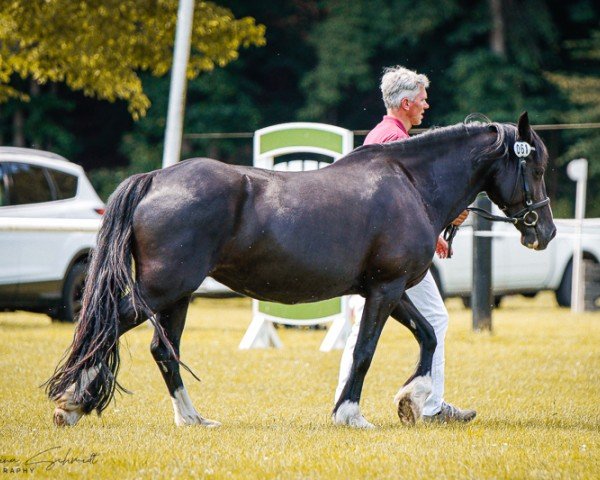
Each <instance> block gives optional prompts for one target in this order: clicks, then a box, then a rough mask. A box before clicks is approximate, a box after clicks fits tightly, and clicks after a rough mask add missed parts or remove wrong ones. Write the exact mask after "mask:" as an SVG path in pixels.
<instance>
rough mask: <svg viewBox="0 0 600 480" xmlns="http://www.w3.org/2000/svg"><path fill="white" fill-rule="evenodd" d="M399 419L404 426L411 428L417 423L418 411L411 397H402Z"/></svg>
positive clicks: (399, 405) (399, 401) (399, 404)
mask: <svg viewBox="0 0 600 480" xmlns="http://www.w3.org/2000/svg"><path fill="white" fill-rule="evenodd" d="M398 417H399V418H400V421H401V422H402V423H403V424H404V425H406V426H409V427H412V426H413V425H414V424H416V423H417V418H418V411H417V408H416V405H415V404H414V403H413V402H412V400H411V399H410V398H409V397H402V398H400V399H399V400H398Z"/></svg>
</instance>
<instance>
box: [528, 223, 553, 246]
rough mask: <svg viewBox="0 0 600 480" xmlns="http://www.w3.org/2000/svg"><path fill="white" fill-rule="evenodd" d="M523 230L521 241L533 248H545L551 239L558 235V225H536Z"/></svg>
mask: <svg viewBox="0 0 600 480" xmlns="http://www.w3.org/2000/svg"><path fill="white" fill-rule="evenodd" d="M524 230H525V231H522V232H521V243H522V244H523V245H524V246H526V247H527V248H531V249H532V250H545V249H546V247H547V246H548V244H549V243H550V241H551V240H552V239H553V238H554V237H555V236H556V227H555V226H554V225H553V226H552V229H550V230H549V232H548V233H547V231H548V229H543V228H539V226H536V227H527V228H525V229H524Z"/></svg>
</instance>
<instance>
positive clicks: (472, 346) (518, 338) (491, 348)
mask: <svg viewBox="0 0 600 480" xmlns="http://www.w3.org/2000/svg"><path fill="white" fill-rule="evenodd" d="M448 305H449V309H450V316H451V325H450V329H449V333H448V340H447V345H446V352H447V353H446V358H447V360H446V364H447V388H446V398H447V400H448V401H451V402H453V403H456V404H457V405H459V406H465V407H471V408H476V409H477V410H478V417H477V419H476V420H475V422H474V423H472V424H470V425H468V426H431V425H423V424H421V425H418V426H417V427H415V428H405V427H402V426H401V425H400V424H399V422H398V421H397V419H396V418H395V413H394V407H393V404H392V398H393V395H394V394H395V392H396V391H397V389H398V387H399V386H400V385H401V383H402V382H403V381H404V380H405V379H406V378H407V377H408V376H409V375H410V373H411V370H412V368H413V366H414V362H415V361H416V359H417V346H416V344H415V342H414V340H413V339H412V337H411V336H410V334H409V333H408V331H406V330H405V329H403V328H402V327H401V326H399V325H398V324H396V323H395V322H394V321H393V320H390V321H389V322H388V325H387V326H386V328H385V330H384V333H383V335H382V339H381V341H380V345H379V348H378V350H377V353H376V355H375V359H374V361H373V365H372V367H371V370H370V372H369V375H368V376H367V380H366V382H365V389H364V394H363V400H362V411H363V413H364V414H365V416H366V417H367V419H368V420H370V421H371V422H373V423H375V424H376V425H378V427H379V428H378V429H377V430H374V431H356V430H352V429H349V428H340V427H334V426H333V425H332V424H331V422H330V419H329V414H330V411H331V407H332V401H333V391H334V388H335V383H336V379H337V367H338V363H339V358H340V352H339V351H336V352H330V353H321V352H319V351H318V347H319V344H320V342H321V340H322V338H323V335H324V332H323V331H312V330H311V331H299V330H286V329H281V330H279V333H280V336H281V338H282V340H283V342H284V344H285V347H284V348H283V349H281V350H251V351H239V350H237V345H238V343H239V341H240V340H241V338H242V335H243V333H244V331H245V329H246V327H247V324H248V322H249V319H250V303H249V301H248V300H246V299H232V300H198V301H195V302H194V303H193V305H192V307H191V308H190V312H189V315H188V326H187V328H186V331H185V333H184V338H183V344H182V356H183V359H184V361H185V362H186V363H187V364H188V365H189V366H191V367H192V368H193V369H194V371H195V372H196V373H197V374H198V375H199V376H200V378H201V379H202V382H201V383H198V382H196V381H194V380H193V379H192V378H191V377H190V375H188V374H184V380H185V381H186V383H187V387H188V390H189V392H190V395H191V397H192V399H193V400H194V402H195V404H196V407H197V408H198V410H199V411H200V412H201V413H202V414H203V415H205V416H208V417H209V418H213V419H215V420H219V421H221V422H223V426H222V427H221V428H219V429H217V430H207V429H203V428H191V427H188V428H177V427H175V426H174V424H173V418H172V408H171V402H170V400H169V398H168V395H167V391H166V387H165V386H164V384H163V382H162V379H161V376H160V374H159V372H158V369H157V367H156V365H155V364H154V362H153V360H152V358H151V355H150V353H149V343H150V338H151V336H152V331H151V329H150V328H147V327H144V326H142V327H139V328H138V329H136V330H134V331H132V332H130V333H129V334H127V335H126V337H125V344H126V345H127V347H126V348H123V368H122V371H121V376H120V380H121V381H122V383H123V384H124V385H125V386H126V387H127V388H129V389H130V390H132V391H133V392H134V395H133V396H128V395H126V396H118V397H117V399H116V402H114V403H112V404H111V406H110V407H109V408H108V409H107V410H106V412H105V414H104V415H103V416H102V417H101V418H98V417H96V416H95V415H93V416H89V417H87V418H84V419H82V420H81V422H80V424H79V425H77V426H76V427H75V428H67V429H56V428H54V427H53V426H52V423H51V414H52V406H51V404H50V403H49V402H48V401H47V400H46V399H45V397H44V395H43V391H42V390H41V389H39V388H37V386H38V385H39V384H40V383H42V382H43V381H44V380H45V379H46V378H48V376H49V375H50V373H51V372H52V370H53V368H54V366H55V364H56V362H57V360H58V358H59V356H60V354H61V353H62V352H63V351H64V349H65V348H66V346H67V345H68V343H69V342H70V340H71V336H72V326H70V325H60V324H51V323H50V322H49V321H48V320H47V317H44V316H39V315H30V314H24V313H2V314H0V334H1V335H2V337H1V339H2V340H1V341H0V374H1V375H0V392H1V393H0V418H1V419H2V420H1V422H2V423H1V425H2V435H1V436H0V459H2V460H1V461H2V464H0V473H2V469H4V468H9V469H10V468H16V467H17V466H23V464H24V463H25V461H26V460H27V459H28V458H29V457H31V456H32V455H34V454H36V453H37V452H40V451H42V450H45V449H48V448H52V447H60V448H58V449H57V450H54V451H52V452H48V453H47V454H43V455H42V456H40V457H38V458H39V459H40V460H47V461H49V460H51V459H57V458H58V459H61V458H63V459H64V457H65V456H66V457H67V458H70V459H73V458H77V459H80V460H85V459H89V458H90V456H91V455H92V454H97V457H95V458H93V460H94V463H93V464H81V463H73V464H66V465H61V464H59V463H57V464H55V465H50V464H49V463H42V464H38V465H37V468H36V469H35V471H34V472H33V473H32V475H34V476H48V477H52V478H68V477H73V478H79V477H85V478H120V479H124V478H174V477H182V478H197V477H206V478H286V479H287V478H477V479H479V478H540V479H545V478H590V479H593V478H599V477H600V467H599V466H598V465H600V455H599V453H600V410H599V407H598V405H599V401H600V373H599V372H600V348H599V345H600V313H588V314H581V315H573V314H571V313H570V312H569V311H567V310H564V309H558V308H556V307H555V305H554V302H553V299H552V298H551V297H550V296H547V295H542V296H539V297H538V298H536V299H533V300H525V299H521V298H517V297H515V298H509V299H507V301H505V303H504V304H503V307H502V308H501V309H499V310H496V311H495V312H494V327H495V331H494V333H493V335H487V334H474V333H472V332H471V330H470V322H471V317H470V315H471V313H470V311H469V310H466V309H463V308H462V307H461V306H460V305H459V303H458V302H456V301H451V302H449V303H448ZM69 455H70V456H69ZM12 460H14V462H13V461H12ZM49 466H52V468H50V469H49V470H46V468H47V467H49ZM7 478H12V477H7Z"/></svg>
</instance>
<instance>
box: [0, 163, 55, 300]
mask: <svg viewBox="0 0 600 480" xmlns="http://www.w3.org/2000/svg"><path fill="white" fill-rule="evenodd" d="M5 170H6V171H7V174H8V192H9V203H10V206H9V207H7V211H8V214H9V216H12V217H25V218H51V217H56V216H57V209H56V201H55V198H56V192H55V191H54V190H55V189H56V187H55V186H54V185H53V183H52V180H51V179H50V176H49V173H48V172H47V170H46V168H44V167H42V166H39V165H32V164H29V163H25V162H7V163H5ZM11 238H12V239H13V241H14V243H13V244H12V246H11V248H12V249H13V250H16V251H18V276H19V287H18V293H17V294H18V296H19V298H23V297H27V296H29V294H30V293H31V294H35V295H40V294H41V295H44V292H47V294H48V295H50V296H56V294H57V292H58V291H59V290H60V284H61V283H62V271H57V269H56V267H55V258H56V254H57V252H59V251H60V250H61V246H62V242H63V240H64V235H62V234H61V233H60V232H40V231H17V232H13V234H12V235H11Z"/></svg>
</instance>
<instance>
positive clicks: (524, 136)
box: [517, 111, 531, 143]
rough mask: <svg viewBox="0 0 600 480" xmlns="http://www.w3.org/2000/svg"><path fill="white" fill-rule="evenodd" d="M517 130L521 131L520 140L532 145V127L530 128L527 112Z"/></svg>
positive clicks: (521, 117) (523, 114) (524, 113)
mask: <svg viewBox="0 0 600 480" xmlns="http://www.w3.org/2000/svg"><path fill="white" fill-rule="evenodd" d="M517 128H518V130H519V140H521V141H523V142H527V143H531V127H530V126H529V115H527V112H526V111H525V112H523V113H522V114H521V116H520V117H519V123H518V126H517Z"/></svg>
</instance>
